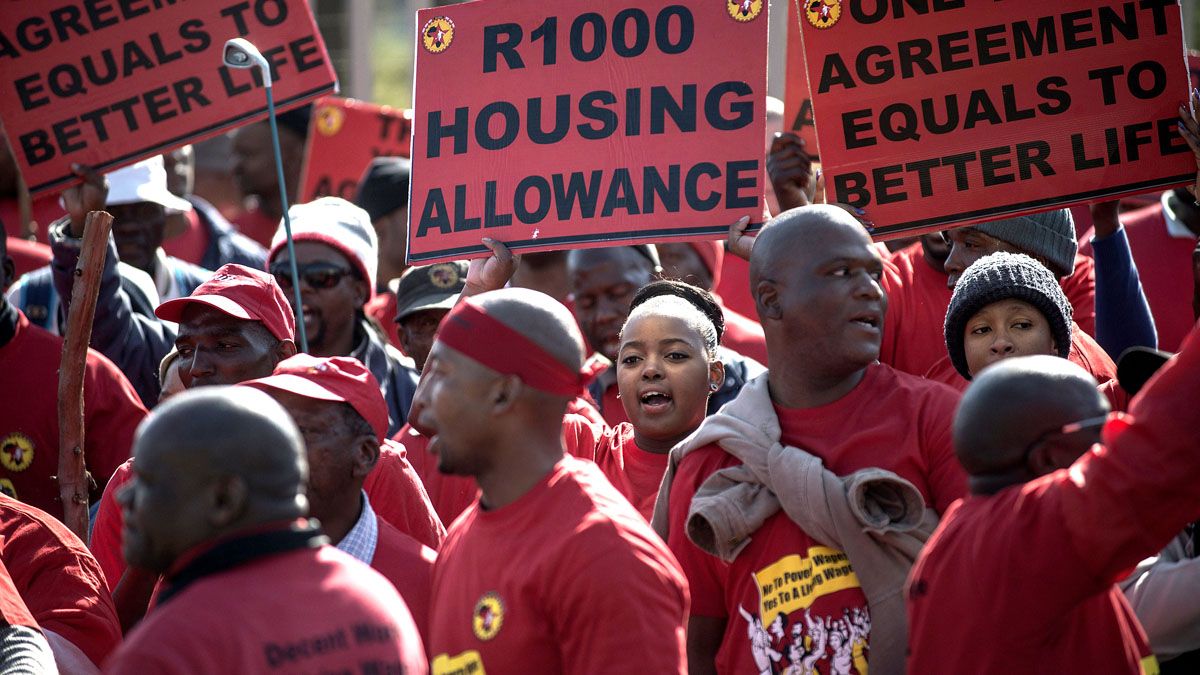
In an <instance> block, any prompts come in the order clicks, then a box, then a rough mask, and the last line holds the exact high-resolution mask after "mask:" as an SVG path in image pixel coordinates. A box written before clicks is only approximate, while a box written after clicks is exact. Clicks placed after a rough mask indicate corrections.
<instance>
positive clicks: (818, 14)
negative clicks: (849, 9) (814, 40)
mask: <svg viewBox="0 0 1200 675" xmlns="http://www.w3.org/2000/svg"><path fill="white" fill-rule="evenodd" d="M801 2H803V3H804V18H806V19H808V23H809V24H811V25H812V27H813V28H832V27H833V25H834V24H835V23H837V22H838V19H840V18H842V0H801Z"/></svg>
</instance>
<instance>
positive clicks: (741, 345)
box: [717, 298, 767, 366]
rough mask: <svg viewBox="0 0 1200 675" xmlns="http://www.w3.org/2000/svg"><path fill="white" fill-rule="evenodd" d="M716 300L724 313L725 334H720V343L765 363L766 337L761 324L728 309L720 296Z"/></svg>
mask: <svg viewBox="0 0 1200 675" xmlns="http://www.w3.org/2000/svg"><path fill="white" fill-rule="evenodd" d="M717 302H718V303H719V304H721V311H722V312H724V314H725V334H724V335H722V336H721V344H723V345H725V346H726V347H728V348H730V349H732V350H733V351H735V352H737V353H739V354H741V355H742V356H748V357H750V358H752V359H754V360H755V361H758V362H759V363H761V364H763V365H764V366H765V365H767V337H766V335H764V334H763V329H762V326H761V325H760V324H759V323H758V322H757V321H755V320H754V319H751V318H749V317H746V316H742V315H741V314H739V313H737V312H735V311H733V310H732V309H729V308H728V307H726V306H725V305H724V303H722V302H721V299H720V298H717Z"/></svg>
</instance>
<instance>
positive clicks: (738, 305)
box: [713, 255, 766, 363]
mask: <svg viewBox="0 0 1200 675" xmlns="http://www.w3.org/2000/svg"><path fill="white" fill-rule="evenodd" d="M713 293H715V294H717V295H718V296H720V297H721V304H722V306H724V307H728V308H729V309H732V310H733V311H735V312H737V313H738V314H741V315H742V316H747V317H752V316H758V310H756V309H754V296H753V295H752V294H751V293H750V263H748V262H746V261H745V260H742V259H741V258H739V257H737V256H736V255H727V256H725V258H724V260H722V261H721V279H720V280H719V281H718V282H717V284H716V288H713ZM763 363H766V361H763Z"/></svg>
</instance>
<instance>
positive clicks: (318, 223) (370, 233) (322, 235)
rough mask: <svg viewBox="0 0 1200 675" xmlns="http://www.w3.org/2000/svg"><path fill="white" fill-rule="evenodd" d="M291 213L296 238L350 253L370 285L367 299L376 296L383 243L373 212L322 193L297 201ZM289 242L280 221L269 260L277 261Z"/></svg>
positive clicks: (352, 262) (353, 262) (350, 258)
mask: <svg viewBox="0 0 1200 675" xmlns="http://www.w3.org/2000/svg"><path fill="white" fill-rule="evenodd" d="M288 216H290V217H291V220H292V239H293V240H294V241H297V242H300V241H316V242H320V243H322V244H325V245H326V246H329V247H330V248H332V249H334V250H336V251H337V252H339V253H341V254H342V255H344V256H346V258H347V259H348V260H349V261H350V263H351V264H352V265H354V266H355V268H356V269H358V273H359V274H360V275H362V278H363V279H365V280H366V281H367V285H368V286H370V290H369V291H368V292H369V296H368V297H367V299H368V300H370V299H371V298H373V297H375V275H376V271H377V270H378V268H379V244H378V242H377V241H376V239H375V228H374V226H372V225H371V216H369V215H367V212H366V211H364V210H362V209H361V208H359V207H357V206H355V205H354V204H351V203H350V202H348V201H346V200H345V199H342V198H341V197H321V198H320V199H317V200H314V201H311V202H308V203H307V204H296V205H295V206H293V207H292V208H290V209H288ZM286 245H287V234H286V233H285V232H284V229H283V222H282V221H280V223H279V229H278V230H276V231H275V236H274V237H272V238H271V252H270V254H269V255H268V256H267V260H268V261H273V260H274V259H275V256H276V255H278V254H279V252H280V251H281V250H283V248H284V247H285V246H286Z"/></svg>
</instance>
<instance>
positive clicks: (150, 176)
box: [106, 155, 192, 213]
mask: <svg viewBox="0 0 1200 675" xmlns="http://www.w3.org/2000/svg"><path fill="white" fill-rule="evenodd" d="M106 178H108V202H107V205H108V206H118V205H120V204H136V203H137V202H152V203H154V204H160V205H162V207H163V208H165V209H166V210H167V213H184V212H187V211H191V210H192V205H191V203H190V202H188V200H186V199H184V198H183V197H177V196H175V195H173V194H171V191H170V190H168V189H167V170H166V168H165V167H164V166H163V158H162V155H156V156H154V157H150V158H148V159H143V160H142V161H140V162H138V163H137V164H130V165H129V166H126V167H122V168H120V169H117V170H116V171H113V172H112V173H109V174H108V175H107V176H106Z"/></svg>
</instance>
